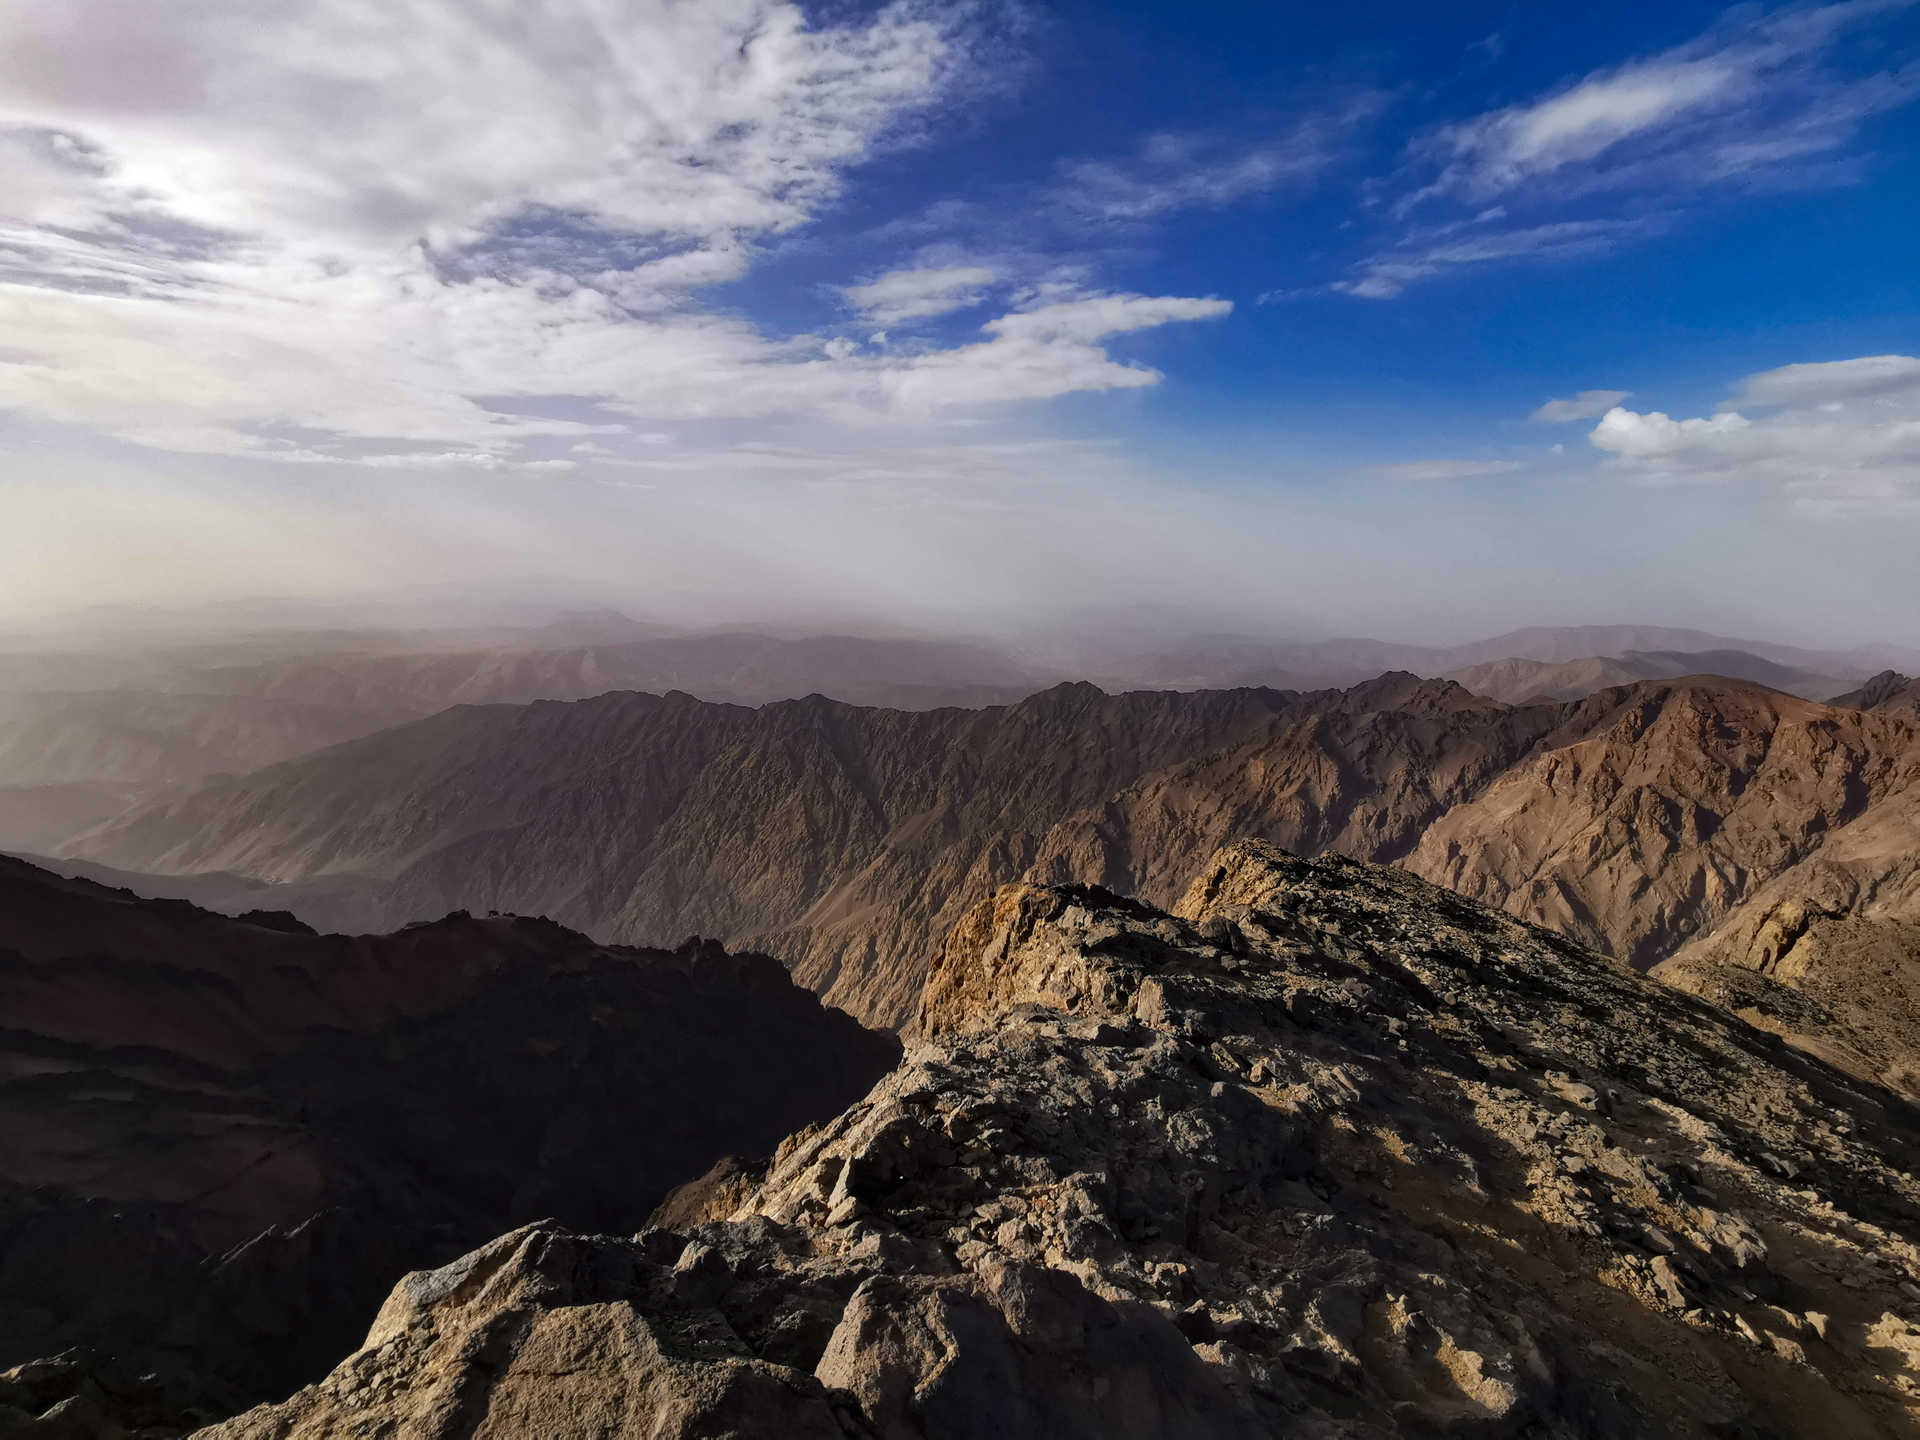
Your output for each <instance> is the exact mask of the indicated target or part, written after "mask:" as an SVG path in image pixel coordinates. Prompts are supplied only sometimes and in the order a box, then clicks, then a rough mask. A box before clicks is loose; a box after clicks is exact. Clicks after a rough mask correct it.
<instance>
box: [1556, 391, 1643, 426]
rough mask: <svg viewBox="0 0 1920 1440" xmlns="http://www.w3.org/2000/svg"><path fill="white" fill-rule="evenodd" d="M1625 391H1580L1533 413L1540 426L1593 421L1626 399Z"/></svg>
mask: <svg viewBox="0 0 1920 1440" xmlns="http://www.w3.org/2000/svg"><path fill="white" fill-rule="evenodd" d="M1627 394H1628V392H1627V391H1625V390H1582V391H1581V392H1580V393H1579V394H1578V395H1575V396H1573V397H1572V398H1571V399H1568V400H1549V401H1547V403H1546V404H1544V405H1542V406H1541V407H1540V408H1539V409H1538V410H1536V411H1534V412H1533V417H1532V418H1533V419H1534V420H1535V421H1536V422H1538V423H1539V424H1542V425H1565V424H1567V423H1568V422H1569V421H1573V420H1593V419H1597V418H1598V417H1600V416H1602V415H1604V414H1606V413H1607V411H1609V410H1611V409H1613V407H1614V406H1616V405H1618V404H1619V403H1620V402H1621V401H1622V400H1624V399H1626V398H1627Z"/></svg>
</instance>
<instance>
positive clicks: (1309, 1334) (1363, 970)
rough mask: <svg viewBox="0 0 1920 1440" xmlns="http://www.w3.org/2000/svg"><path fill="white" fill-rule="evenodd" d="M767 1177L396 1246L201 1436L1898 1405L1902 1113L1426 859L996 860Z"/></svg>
mask: <svg viewBox="0 0 1920 1440" xmlns="http://www.w3.org/2000/svg"><path fill="white" fill-rule="evenodd" d="M918 1030H919V1033H920V1037H921V1038H920V1039H919V1040H917V1041H916V1042H915V1043H914V1044H913V1045H912V1047H911V1048H910V1050H909V1052H908V1053H907V1055H906V1056H905V1058H904V1059H903V1060H902V1062H901V1063H900V1065H899V1067H898V1068H897V1069H895V1070H894V1071H893V1073H891V1074H890V1075H888V1076H886V1077H885V1078H884V1079H882V1080H881V1081H880V1082H879V1083H878V1084H877V1085H876V1086H875V1087H874V1089H873V1090H872V1091H871V1092H870V1093H869V1094H868V1095H867V1096H866V1097H865V1098H864V1099H862V1100H860V1101H858V1102H857V1103H855V1104H853V1105H852V1106H851V1108H849V1109H847V1110H846V1111H845V1113H843V1114H842V1115H840V1116H839V1118H837V1119H835V1120H832V1121H830V1122H829V1123H826V1124H825V1125H823V1126H820V1127H817V1128H808V1129H803V1130H801V1131H799V1132H797V1133H796V1134H794V1135H793V1136H791V1137H790V1138H789V1139H787V1140H786V1141H785V1142H784V1143H782V1144H781V1145H780V1147H779V1149H778V1151H777V1153H776V1154H775V1155H774V1156H773V1158H772V1160H771V1162H770V1164H768V1165H767V1167H766V1169H765V1171H764V1174H763V1175H761V1176H760V1177H759V1178H758V1180H757V1183H756V1181H755V1179H754V1178H753V1176H752V1175H751V1173H746V1174H743V1172H742V1170H741V1169H740V1168H739V1167H734V1168H732V1169H722V1170H720V1171H716V1173H715V1174H714V1175H712V1176H710V1177H709V1178H708V1180H707V1181H705V1182H703V1183H702V1184H700V1185H697V1186H695V1187H692V1188H691V1189H689V1190H685V1191H682V1192H680V1193H679V1194H677V1195H676V1196H675V1198H674V1200H673V1201H672V1202H671V1204H670V1205H669V1206H668V1207H666V1209H665V1210H664V1211H663V1212H662V1214H661V1216H660V1217H659V1220H660V1221H661V1222H662V1223H657V1224H655V1225H653V1226H651V1227H648V1228H643V1229H640V1230H638V1231H637V1232H635V1233H631V1234H627V1233H606V1234H591V1233H585V1232H583V1231H581V1230H579V1229H574V1228H569V1227H567V1226H565V1225H562V1224H559V1223H550V1222H543V1223H539V1224H535V1225H531V1226H527V1227H524V1228H522V1229H519V1230H516V1231H513V1232H511V1233H509V1234H506V1235H504V1236H502V1237H501V1238H499V1239H497V1240H495V1241H494V1242H493V1243H492V1244H489V1245H487V1246H485V1247H483V1248H481V1249H479V1250H477V1251H474V1252H473V1253H471V1254H469V1255H467V1256H465V1257H463V1258H462V1259H460V1260H458V1261H457V1262H455V1263H453V1264H451V1265H447V1266H444V1267H442V1268H439V1269H437V1270H427V1271H421V1272H419V1273H416V1274H412V1275H409V1276H408V1277H407V1278H406V1279H405V1280H403V1281H402V1282H401V1283H400V1284H399V1285H397V1286H396V1287H395V1288H394V1290H393V1292H392V1293H391V1295H390V1296H389V1297H388V1299H387V1301H386V1303H385V1305H384V1306H383V1307H381V1308H380V1310H379V1312H378V1315H377V1317H374V1318H373V1319H372V1323H371V1328H370V1330H369V1331H368V1333H367V1335H366V1337H365V1343H364V1344H363V1345H362V1347H361V1348H360V1349H358V1350H356V1351H354V1352H353V1353H352V1354H351V1355H348V1356H346V1357H345V1358H344V1359H342V1360H341V1361H340V1363H339V1364H338V1365H337V1366H336V1367H335V1368H334V1370H333V1371H332V1373H331V1374H330V1375H329V1376H328V1377H327V1378H326V1379H325V1380H324V1381H322V1382H320V1383H318V1384H316V1385H313V1386H310V1387H308V1388H305V1389H302V1390H300V1391H299V1392H297V1393H295V1394H294V1395H292V1396H291V1398H289V1399H287V1400H286V1401H285V1402H283V1403H280V1404H277V1405H272V1406H267V1407H264V1408H260V1409H256V1410H254V1411H251V1412H248V1413H247V1414H244V1415H242V1416H239V1417H237V1418H235V1419H233V1420H231V1421H229V1422H227V1423H225V1424H223V1425H219V1426H216V1427H214V1428H213V1429H212V1430H210V1431H208V1432H207V1433H208V1434H209V1435H210V1436H217V1437H221V1440H256V1437H257V1440H268V1437H272V1440H282V1437H306V1436H321V1435H342V1434H358V1435H406V1436H436V1437H438V1436H446V1437H452V1436H460V1437H467V1436H518V1435H532V1434H538V1435H543V1436H555V1437H565V1436H589V1435H591V1436H636V1437H637V1436H648V1437H669V1436H675V1437H680V1436H684V1437H692V1436H718V1435H729V1436H776V1435H777V1436H783V1437H784V1436H797V1437H822V1440H825V1437H844V1436H861V1437H885V1440H895V1437H899V1440H908V1437H911V1440H947V1437H986V1436H1013V1435H1019V1436H1026V1435H1035V1436H1038V1435H1046V1436H1054V1437H1086V1440H1095V1437H1100V1440H1107V1437H1139V1440H1147V1437H1173V1436H1180V1437H1212V1436H1223V1437H1224V1436H1231V1437H1253V1436H1269V1435H1308V1436H1311V1435H1323V1436H1367V1435H1378V1436H1395V1435H1397V1436H1405V1435H1432V1434H1455V1435H1476V1436H1486V1435H1513V1436H1522V1435H1524V1436H1536V1437H1586V1436H1595V1437H1622V1440H1624V1437H1639V1436H1746V1437H1766V1436H1803V1435H1804V1436H1811V1435H1820V1436H1840V1437H1850V1436H1892V1435H1903V1434H1910V1433H1913V1431H1914V1429H1915V1427H1916V1422H1917V1421H1920V1243H1917V1242H1920V1178H1916V1175H1915V1169H1916V1166H1917V1165H1920V1114H1916V1111H1915V1110H1914V1109H1913V1108H1912V1107H1910V1106H1909V1105H1908V1104H1907V1103H1906V1102H1904V1101H1903V1100H1901V1099H1899V1098H1898V1097H1896V1096H1895V1095H1893V1094H1892V1093H1890V1092H1888V1091H1886V1090H1883V1089H1880V1088H1877V1087H1875V1086H1873V1085H1871V1084H1869V1083H1866V1082H1862V1081H1858V1080H1855V1079H1853V1078H1851V1077H1849V1076H1847V1075H1846V1074H1844V1073H1842V1072H1840V1071H1837V1070H1835V1069H1833V1068H1831V1067H1829V1066H1827V1065H1825V1064H1823V1063H1821V1062H1820V1061H1818V1060H1817V1059H1813V1058H1810V1057H1808V1056H1806V1055H1803V1054H1801V1053H1799V1052H1798V1051H1796V1050H1794V1049H1792V1048H1790V1047H1788V1046H1786V1045H1784V1044H1782V1043H1781V1042H1780V1041H1779V1040H1777V1039H1776V1038H1775V1037H1773V1036H1770V1035H1768V1034H1766V1033H1763V1032H1761V1031H1759V1030H1756V1029H1754V1028H1752V1027H1750V1026H1748V1025H1746V1024H1745V1023H1743V1022H1742V1021H1740V1020H1737V1019H1735V1018H1734V1017H1732V1016H1731V1015H1729V1014H1727V1013H1726V1012H1724V1011H1722V1010H1719V1009H1717V1008H1715V1007H1714V1006H1711V1005H1709V1004H1707V1003H1705V1002H1703V1001H1701V1000H1699V999H1697V998H1695V997H1693V996H1690V995H1687V994H1684V993H1681V992H1678V991H1675V990H1673V989H1670V988H1668V987H1665V986H1662V985H1660V984H1658V983H1657V982H1655V981H1652V980H1649V979H1647V978H1645V977H1643V976H1640V975H1637V974H1635V973H1633V972H1632V971H1631V970H1629V969H1627V968H1626V967H1625V966H1623V965H1621V964H1619V963H1618V962H1615V961H1612V960H1609V959H1607V958H1605V957H1602V956H1600V955H1598V954H1595V953H1593V952H1591V951H1587V950H1584V949H1582V948H1580V947H1579V946H1577V945H1575V944H1573V943H1571V942H1570V941H1567V940H1565V939H1563V938H1560V937H1558V936H1555V935H1552V934H1549V933H1547V932H1544V931H1541V930H1538V929H1534V928H1531V927H1529V926H1527V925H1524V924H1522V923H1520V922H1518V921H1516V920H1514V919H1513V918H1511V917H1509V916H1506V915H1503V914H1500V913H1498V912H1496V911H1493V910H1489V909H1486V908H1483V907H1482V906H1479V905H1476V904H1473V903H1471V902H1469V901H1466V900H1463V899H1461V898H1459V897H1457V896H1455V895H1452V894H1450V893H1448V892H1446V891H1443V890H1440V889H1437V888H1435V887H1433V886H1431V885H1429V884H1426V883H1424V882H1422V881H1420V880H1418V879H1416V878H1414V877H1412V876H1409V875H1407V874H1405V873H1403V872H1400V871H1395V870H1387V869H1378V868H1374V867H1371V866H1367V865H1364V864H1360V863H1357V862H1353V861H1348V860H1344V859H1335V858H1328V859H1323V860H1301V859H1296V858H1294V857H1292V856H1290V855H1287V854H1285V853H1283V852H1281V851H1278V850H1276V849H1274V848H1272V847H1269V846H1267V845H1264V844H1260V843H1246V844H1241V845H1236V846H1233V847H1230V848H1229V849H1227V850H1226V851H1224V852H1222V853H1221V854H1220V855H1219V856H1217V857H1216V858H1215V859H1214V860H1213V861H1212V862H1210V863H1209V864H1208V865H1207V866H1206V867H1204V871H1203V873H1202V874H1201V876H1200V877H1199V879H1197V880H1196V882H1195V883H1194V885H1193V886H1192V888H1191V889H1190V890H1189V891H1188V893H1187V894H1186V896H1185V897H1184V898H1183V899H1182V901H1181V902H1180V904H1179V905H1178V907H1177V908H1176V910H1175V912H1174V913H1172V914H1168V913H1163V912H1160V911H1157V910H1154V909H1151V908H1149V907H1147V906H1146V905H1143V904H1141V903H1139V902H1136V901H1132V900H1127V899H1123V898H1121V897H1119V896H1117V895H1114V894H1112V893H1109V892H1106V891H1102V890H1098V889H1094V888H1088V887H1074V886H1061V887H1044V886H1035V885H1021V886H1014V887H1010V888H1007V889H1004V890H1002V891H1000V892H999V893H998V894H997V895H996V896H995V897H993V898H992V899H990V900H988V901H986V902H983V903H982V904H981V905H979V906H978V907H976V908H975V909H974V910H973V911H972V912H971V913H970V914H969V915H968V916H967V917H966V919H965V921H964V923H963V924H961V925H960V926H959V927H958V928H957V929H956V930H955V932H954V933H953V935H952V936H951V938H950V939H949V941H948V943H947V945H946V947H945V950H944V952H943V953H942V954H941V956H940V958H939V961H938V963H937V964H936V966H935V967H934V969H933V972H932V974H931V976H930V978H929V981H928V984H927V986H926V989H925V992H924V995H923V998H922V1001H921V1005H920V1009H919V1012H918Z"/></svg>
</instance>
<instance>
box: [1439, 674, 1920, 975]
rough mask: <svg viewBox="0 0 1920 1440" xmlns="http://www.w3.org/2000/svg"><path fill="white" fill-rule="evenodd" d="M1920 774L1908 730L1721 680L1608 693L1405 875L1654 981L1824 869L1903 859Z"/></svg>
mask: <svg viewBox="0 0 1920 1440" xmlns="http://www.w3.org/2000/svg"><path fill="white" fill-rule="evenodd" d="M1916 765H1920V719H1915V718H1912V717H1902V716H1898V715H1894V714H1881V713H1876V712H1860V711H1855V710H1845V709H1839V708H1835V707H1831V706H1825V705H1817V704H1813V703H1812V702H1809V701H1802V700H1797V699H1794V698H1793V697H1791V696H1786V695H1782V694H1779V693H1777V692H1773V691H1767V690H1762V689H1759V688H1757V687H1753V686H1740V685H1735V684H1732V683H1731V682H1726V681H1721V680H1717V679H1714V678H1712V677H1698V678H1694V679H1689V680H1681V681H1674V682H1671V683H1663V684H1654V685H1641V686H1636V687H1634V688H1632V689H1629V690H1624V691H1619V690H1612V691H1603V692H1601V693H1600V694H1598V695H1595V696H1592V697H1590V698H1589V699H1588V700H1587V701H1585V702H1583V703H1582V704H1581V705H1580V706H1579V707H1577V708H1576V709H1575V710H1574V711H1573V712H1572V714H1571V715H1570V716H1569V718H1568V720H1567V722H1566V724H1565V733H1564V734H1563V735H1562V736H1561V737H1558V738H1557V740H1556V743H1555V744H1554V745H1553V746H1551V747H1550V748H1546V749H1543V750H1542V751H1541V752H1540V753H1538V754H1536V755H1535V756H1533V757H1532V758H1530V759H1529V760H1527V761H1526V762H1525V763H1524V764H1522V765H1519V766H1517V767H1515V768H1514V769H1513V770H1512V771H1511V772H1509V773H1508V774H1506V775H1504V776H1502V777H1501V778H1500V779H1499V780H1498V781H1497V782H1495V783H1494V784H1493V785H1491V786H1489V787H1488V788H1487V790H1486V791H1485V792H1484V793H1483V794H1482V795H1481V796H1479V797H1478V798H1477V799H1475V800H1474V801H1472V802H1471V803H1469V804H1466V805H1462V806H1459V807H1457V808H1456V809H1454V810H1453V811H1452V812H1450V813H1449V814H1448V815H1446V816H1445V817H1444V818H1442V819H1441V820H1440V821H1438V822H1437V823H1436V824H1435V825H1434V826H1433V827H1432V828H1431V829H1429V830H1428V831H1427V833H1426V834H1425V836H1424V837H1423V838H1422V839H1421V841H1420V845H1419V847H1418V848H1417V849H1416V850H1415V851H1414V853H1413V854H1412V855H1411V856H1410V857H1409V858H1408V859H1407V861H1406V864H1407V867H1408V868H1409V869H1411V870H1412V871H1414V873H1416V874H1419V875H1422V876H1425V877H1426V878H1428V879H1430V880H1435V881H1438V882H1440V883H1441V884H1444V885H1448V886H1451V887H1452V888H1454V889H1456V890H1458V891H1460V892H1461V893H1462V894H1464V895H1468V896H1471V897H1472V898H1474V899H1478V900H1484V901H1486V902H1487V903H1489V904H1493V905H1497V906H1500V907H1502V908H1505V909H1508V910H1511V911H1512V912H1513V913H1515V914H1517V915H1521V916H1523V917H1525V918H1527V919H1529V920H1532V921H1535V922H1536V923H1540V924H1545V925H1547V926H1549V927H1550V928H1552V929H1555V930H1558V931H1560V932H1561V933H1563V934H1566V935H1570V936H1572V937H1573V938H1575V939H1577V940H1580V941H1581V942H1582V943H1585V944H1590V945H1595V946H1597V947H1599V948H1603V949H1606V950H1608V951H1609V952H1610V953H1612V954H1615V955H1619V956H1620V957H1622V958H1623V959H1627V960H1629V961H1631V962H1632V963H1634V964H1636V965H1639V966H1647V965H1651V964H1653V963H1654V962H1656V961H1658V960H1660V959H1662V958H1664V957H1665V956H1667V955H1669V954H1671V953H1672V952H1673V951H1674V950H1675V949H1676V948H1678V946H1679V945H1680V944H1682V943H1684V942H1685V941H1687V940H1689V939H1691V938H1693V937H1696V936H1699V935H1703V934H1705V933H1706V932H1708V931H1709V930H1711V929H1713V928H1714V927H1715V926H1717V925H1719V924H1721V923H1722V922H1723V921H1725V920H1726V919H1727V918H1728V916H1729V915H1730V914H1731V913H1732V912H1733V911H1734V910H1735V909H1736V907H1739V906H1742V905H1743V904H1745V903H1747V902H1749V901H1751V900H1753V898H1754V897H1755V895H1756V893H1757V892H1759V891H1760V890H1761V888H1762V887H1763V886H1765V885H1766V884H1767V883H1768V882H1769V881H1770V880H1773V879H1774V878H1775V877H1778V876H1781V875H1783V874H1784V873H1785V872H1787V871H1789V870H1791V869H1793V868H1794V867H1796V866H1799V865H1801V864H1803V863H1805V862H1807V861H1809V860H1810V859H1812V858H1813V857H1815V856H1816V855H1835V854H1839V853H1842V852H1843V851H1844V850H1845V849H1846V848H1847V847H1849V846H1852V845H1855V844H1861V845H1864V846H1865V847H1866V849H1867V851H1869V852H1872V853H1875V854H1882V853H1884V852H1886V851H1887V850H1888V849H1889V847H1893V848H1895V849H1897V848H1898V847H1899V846H1900V845H1903V844H1904V845H1906V846H1909V847H1910V846H1911V845H1912V842H1913V839H1914V838H1915V837H1914V831H1913V829H1912V825H1913V822H1914V820H1915V819H1916V818H1920V817H1916V816H1914V815H1913V814H1912V812H1911V810H1910V809H1909V807H1907V806H1905V805H1904V804H1903V803H1900V802H1897V801H1895V797H1896V796H1898V795H1899V794H1900V792H1901V791H1902V790H1903V789H1904V788H1905V787H1906V786H1907V785H1908V784H1909V783H1910V777H1911V774H1912V772H1913V769H1914V767H1915V766H1916ZM1889 802H1893V803H1892V805H1891V806H1890V807H1889ZM1883 830H1884V833H1882V831H1883ZM1876 834H1878V835H1880V838H1879V839H1877V840H1876V839H1872V838H1870V837H1872V836H1875V835H1876Z"/></svg>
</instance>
